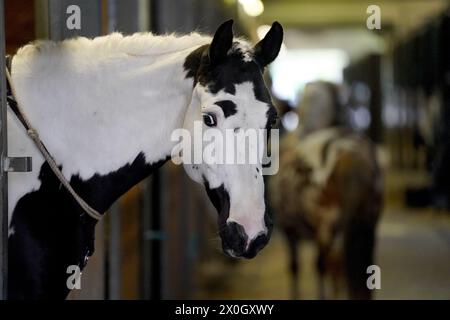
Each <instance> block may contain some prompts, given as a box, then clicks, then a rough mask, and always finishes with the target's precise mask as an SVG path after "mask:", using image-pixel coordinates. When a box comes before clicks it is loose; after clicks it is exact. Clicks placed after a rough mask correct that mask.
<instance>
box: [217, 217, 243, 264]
mask: <svg viewBox="0 0 450 320" xmlns="http://www.w3.org/2000/svg"><path fill="white" fill-rule="evenodd" d="M221 237H222V245H223V246H224V251H226V250H229V249H231V250H232V251H233V253H234V255H236V256H241V255H242V254H243V253H244V251H245V248H246V245H247V240H248V237H247V234H246V233H245V229H244V227H243V226H241V225H240V224H239V223H236V222H228V223H227V224H226V227H225V228H224V229H223V231H222V232H221Z"/></svg>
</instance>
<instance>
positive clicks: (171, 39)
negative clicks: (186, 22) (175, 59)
mask: <svg viewBox="0 0 450 320" xmlns="http://www.w3.org/2000/svg"><path fill="white" fill-rule="evenodd" d="M210 42H211V37H210V36H207V35H203V34H200V33H197V32H193V33H190V34H187V35H177V34H168V35H154V34H152V33H150V32H146V33H135V34H132V35H128V36H124V35H122V34H121V33H118V32H115V33H112V34H109V35H105V36H100V37H96V38H93V39H89V38H85V37H77V38H72V39H67V40H63V41H58V42H55V41H50V40H38V41H34V42H32V43H30V44H28V45H26V46H24V47H22V48H20V49H19V50H18V51H17V54H16V55H17V56H22V57H23V56H26V55H30V54H33V55H35V54H38V55H39V54H45V55H50V56H51V55H53V54H58V53H63V52H65V51H70V52H72V53H76V52H86V51H90V52H95V53H96V55H97V56H109V55H115V54H129V55H136V56H152V55H155V56H157V55H161V54H169V53H174V52H179V51H183V50H186V49H189V48H193V47H196V46H200V45H204V44H207V43H210Z"/></svg>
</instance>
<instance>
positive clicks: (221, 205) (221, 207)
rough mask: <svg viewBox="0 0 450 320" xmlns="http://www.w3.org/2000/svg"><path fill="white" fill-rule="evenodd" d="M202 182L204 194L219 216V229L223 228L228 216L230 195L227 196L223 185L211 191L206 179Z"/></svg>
mask: <svg viewBox="0 0 450 320" xmlns="http://www.w3.org/2000/svg"><path fill="white" fill-rule="evenodd" d="M203 180H204V183H203V184H204V185H205V189H206V193H207V194H208V197H209V199H210V200H211V203H212V204H213V206H214V208H216V210H217V213H218V214H219V227H220V226H224V225H225V224H226V221H227V219H228V216H229V214H230V195H229V194H228V191H227V190H225V187H224V185H221V186H220V187H218V188H213V189H211V188H210V187H209V182H208V181H207V180H206V179H203Z"/></svg>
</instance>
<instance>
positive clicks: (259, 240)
mask: <svg viewBox="0 0 450 320" xmlns="http://www.w3.org/2000/svg"><path fill="white" fill-rule="evenodd" d="M221 235H222V247H223V251H224V252H225V253H227V254H228V255H230V256H232V257H244V258H247V259H251V258H253V257H255V256H256V254H257V253H258V251H260V250H261V249H262V248H264V246H265V245H266V244H267V242H268V241H269V238H270V236H269V234H268V232H267V231H264V232H261V233H260V234H258V235H257V236H256V237H255V238H254V239H250V240H249V239H248V236H247V234H246V232H245V229H244V227H243V226H242V225H240V224H239V223H237V222H234V221H233V222H228V223H227V224H226V227H225V228H224V229H223V232H222V234H221Z"/></svg>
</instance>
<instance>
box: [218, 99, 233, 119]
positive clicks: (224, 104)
mask: <svg viewBox="0 0 450 320" xmlns="http://www.w3.org/2000/svg"><path fill="white" fill-rule="evenodd" d="M214 104H216V105H218V106H219V107H221V108H222V111H223V114H224V116H225V118H228V117H230V116H232V115H234V114H236V113H237V107H236V104H235V103H234V102H233V101H231V100H222V101H217V102H216V103H214Z"/></svg>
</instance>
